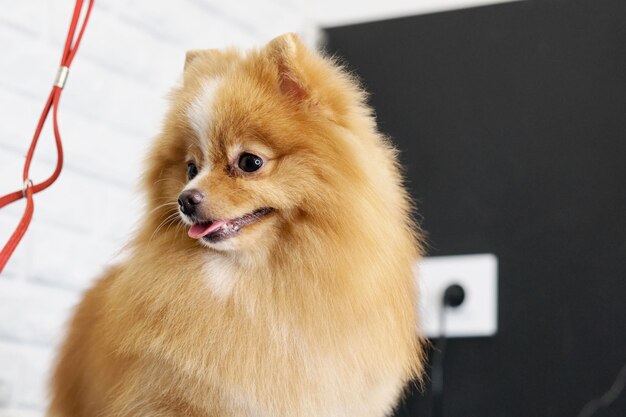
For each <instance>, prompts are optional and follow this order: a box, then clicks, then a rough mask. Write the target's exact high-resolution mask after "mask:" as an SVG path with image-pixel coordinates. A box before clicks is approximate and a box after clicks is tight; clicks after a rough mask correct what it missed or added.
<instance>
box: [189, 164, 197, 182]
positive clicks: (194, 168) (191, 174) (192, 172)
mask: <svg viewBox="0 0 626 417" xmlns="http://www.w3.org/2000/svg"><path fill="white" fill-rule="evenodd" d="M196 175H198V167H197V166H196V164H194V163H193V162H188V163H187V178H189V180H192V179H193V178H194V177H195V176H196Z"/></svg>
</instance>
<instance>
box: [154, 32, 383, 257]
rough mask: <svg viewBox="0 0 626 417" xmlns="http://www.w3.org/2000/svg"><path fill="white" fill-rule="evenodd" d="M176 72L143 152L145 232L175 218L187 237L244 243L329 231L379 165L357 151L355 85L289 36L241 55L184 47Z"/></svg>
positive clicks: (359, 107)
mask: <svg viewBox="0 0 626 417" xmlns="http://www.w3.org/2000/svg"><path fill="white" fill-rule="evenodd" d="M183 78H184V82H183V85H182V86H181V87H180V88H178V89H177V90H175V91H174V93H173V106H172V108H171V110H170V112H169V113H168V116H167V118H166V122H165V125H164V130H163V134H162V135H161V137H160V138H159V139H158V140H157V142H156V145H155V147H154V148H153V150H152V152H151V154H150V157H149V171H148V175H147V176H146V180H145V184H144V185H145V186H146V187H147V188H148V189H149V201H150V205H151V206H152V207H151V209H152V212H153V214H152V215H151V216H152V217H153V219H152V226H151V227H152V228H153V229H155V230H154V231H152V233H166V232H164V231H163V229H165V230H167V228H166V227H162V228H161V229H160V230H159V231H157V230H156V229H157V228H158V226H159V225H162V224H164V223H167V222H168V221H173V220H172V219H174V218H179V219H180V220H178V219H177V220H176V221H182V222H183V223H184V224H185V225H186V232H187V233H186V235H185V236H184V239H186V240H188V241H191V240H194V239H195V240H197V241H198V242H200V243H201V244H202V245H204V246H207V247H210V248H213V249H216V250H241V249H247V248H253V247H258V245H267V244H270V243H271V242H274V241H276V240H277V239H278V238H279V237H280V235H281V233H298V231H294V228H297V227H299V226H297V225H310V226H318V227H322V226H321V225H322V224H323V225H324V226H323V227H328V228H332V227H333V222H336V221H337V219H338V218H340V217H341V216H343V214H340V213H338V210H346V211H349V210H350V208H349V207H350V204H349V201H351V199H353V198H356V194H357V193H359V192H362V189H361V188H360V186H359V184H365V183H367V181H366V179H365V176H367V174H366V173H367V172H368V168H369V167H371V165H370V164H384V163H386V162H381V161H376V160H368V158H367V157H364V156H363V155H364V152H363V147H364V146H365V147H366V146H371V144H369V145H368V144H367V143H365V142H367V141H364V140H361V139H360V138H358V136H360V132H361V133H363V132H366V133H367V134H370V133H371V132H372V131H373V130H375V127H374V122H373V119H372V118H371V117H370V115H369V110H368V109H367V107H366V106H365V105H364V95H363V93H362V92H361V90H360V89H359V87H358V85H357V83H356V82H355V81H354V80H353V79H352V78H351V77H350V76H349V75H347V74H346V73H345V72H344V71H342V70H341V69H340V68H339V67H338V66H337V65H335V64H334V63H333V62H332V61H331V60H330V59H328V58H324V57H322V56H321V55H319V54H317V53H315V52H312V51H310V50H308V49H307V48H306V47H305V46H304V45H303V44H302V42H301V41H300V40H299V39H298V37H297V36H295V35H293V34H286V35H283V36H280V37H278V38H276V39H274V40H272V41H271V42H270V43H269V44H267V45H266V46H265V47H263V48H261V49H258V50H253V51H250V52H249V53H247V54H243V53H240V52H238V51H236V50H223V51H218V50H202V51H190V52H188V53H187V59H186V64H185V71H184V77H183ZM370 157H371V153H370ZM374 170H375V169H374ZM359 189H361V191H358V190H359ZM348 215H349V213H348ZM168 216H170V217H169V220H168ZM296 224H297V225H296ZM174 229H176V228H174ZM172 232H174V233H178V235H179V237H180V235H181V233H180V230H179V231H177V232H176V231H174V230H172V231H170V232H168V233H172Z"/></svg>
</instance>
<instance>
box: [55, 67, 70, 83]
mask: <svg viewBox="0 0 626 417" xmlns="http://www.w3.org/2000/svg"><path fill="white" fill-rule="evenodd" d="M69 73H70V68H69V67H66V66H64V65H62V66H60V67H59V71H58V72H57V77H56V78H55V79H54V87H59V88H63V87H65V82H66V81H67V76H68V74H69Z"/></svg>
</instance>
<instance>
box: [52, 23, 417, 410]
mask: <svg viewBox="0 0 626 417" xmlns="http://www.w3.org/2000/svg"><path fill="white" fill-rule="evenodd" d="M143 190H144V191H145V192H146V193H147V209H146V211H145V213H144V214H143V216H142V219H141V223H140V225H139V227H138V230H137V231H136V234H135V235H134V237H133V239H132V241H131V243H130V246H129V249H128V250H129V256H128V259H127V260H125V261H122V262H121V263H120V264H118V265H116V266H113V267H111V268H110V269H109V270H108V271H107V272H106V273H105V274H104V276H102V277H101V278H100V279H99V280H98V281H97V282H96V284H95V285H94V287H93V288H91V289H90V290H89V291H88V292H87V293H86V294H85V296H84V299H83V301H82V302H81V303H80V305H79V306H78V308H77V310H76V312H75V315H74V317H73V319H72V321H71V323H70V328H69V332H68V335H67V338H66V340H65V342H64V344H63V346H62V348H61V351H60V353H59V357H58V362H57V365H56V369H55V371H54V374H53V378H52V400H51V404H50V408H49V411H48V415H49V416H50V417H70V416H71V417H106V416H115V417H131V416H132V417H136V416H137V417H138V416H140V417H171V416H192V417H200V416H202V417H208V416H211V417H247V416H249V417H274V416H276V417H278V416H280V417H322V416H325V417H331V416H332V417H340V416H359V417H369V416H371V417H382V416H387V415H389V414H390V413H392V411H393V408H394V406H395V404H396V403H397V401H398V400H399V398H400V395H401V394H402V392H403V388H404V386H405V385H406V384H407V382H408V381H410V380H412V379H414V378H416V377H419V375H420V373H421V370H422V365H423V358H422V344H421V341H420V338H419V337H418V327H417V326H418V323H417V318H416V296H417V294H416V285H415V280H414V276H413V272H412V265H413V264H414V262H415V261H416V260H417V259H418V258H419V256H420V251H421V245H420V235H419V232H418V230H417V228H416V225H415V224H414V222H413V221H412V220H411V210H412V206H411V202H410V199H409V197H408V194H407V192H406V190H405V189H404V187H403V183H402V177H401V174H400V171H399V166H398V162H397V159H396V151H395V150H394V148H393V147H392V145H391V144H390V143H389V142H388V140H387V139H386V138H385V137H384V136H382V135H381V134H380V133H379V132H378V131H377V127H376V122H375V119H374V116H373V114H372V111H371V109H370V108H369V107H368V106H367V104H366V96H365V93H364V92H363V91H362V90H361V88H360V87H359V85H358V83H357V82H356V81H355V79H354V78H353V77H352V76H351V75H350V74H348V73H347V72H346V71H345V70H343V69H342V68H341V67H340V66H339V65H337V64H336V63H335V62H334V61H333V60H332V59H330V58H328V57H324V56H322V55H321V54H319V53H317V52H314V51H311V50H308V49H307V48H306V47H305V46H304V45H303V43H302V42H301V41H300V40H299V39H298V37H297V36H296V35H293V34H286V35H283V36H280V37H278V38H276V39H274V40H272V41H271V42H269V43H268V44H267V45H265V46H264V47H262V48H259V49H256V50H252V51H249V52H247V53H241V52H238V51H237V50H234V49H230V50H223V51H221V50H201V51H190V52H188V53H187V57H186V63H185V69H184V75H183V78H182V82H181V85H180V86H179V87H177V88H175V89H174V91H173V92H172V94H171V109H170V110H169V112H168V113H167V116H166V118H165V122H164V124H163V128H162V132H161V134H160V135H159V136H158V138H157V139H156V141H155V143H154V145H153V147H152V149H151V152H150V153H149V156H148V159H147V172H146V174H145V177H144V180H143Z"/></svg>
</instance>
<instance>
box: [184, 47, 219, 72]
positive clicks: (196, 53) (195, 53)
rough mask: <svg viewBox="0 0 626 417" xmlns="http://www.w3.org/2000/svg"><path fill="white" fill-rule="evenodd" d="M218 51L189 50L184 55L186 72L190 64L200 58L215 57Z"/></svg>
mask: <svg viewBox="0 0 626 417" xmlns="http://www.w3.org/2000/svg"><path fill="white" fill-rule="evenodd" d="M217 52H218V51H217V50H216V49H191V50H189V51H187V53H186V54H185V67H184V70H185V71H187V70H188V69H189V67H190V66H191V63H192V62H193V61H195V60H196V59H198V58H200V57H210V56H211V55H215V54H216V53H217Z"/></svg>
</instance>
